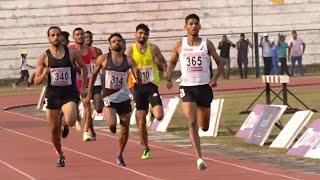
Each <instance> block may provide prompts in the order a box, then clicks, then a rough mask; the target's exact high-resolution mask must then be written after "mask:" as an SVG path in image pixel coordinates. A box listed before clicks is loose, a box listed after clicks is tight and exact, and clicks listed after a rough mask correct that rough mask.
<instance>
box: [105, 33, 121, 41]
mask: <svg viewBox="0 0 320 180" xmlns="http://www.w3.org/2000/svg"><path fill="white" fill-rule="evenodd" d="M114 36H117V37H119V38H120V39H123V38H122V36H121V34H120V33H117V32H115V33H112V34H110V36H109V38H108V41H109V42H110V40H111V38H113V37H114Z"/></svg>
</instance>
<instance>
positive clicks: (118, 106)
mask: <svg viewBox="0 0 320 180" xmlns="http://www.w3.org/2000/svg"><path fill="white" fill-rule="evenodd" d="M123 57H124V59H123V62H122V64H121V65H119V66H116V65H114V64H113V62H112V57H111V54H110V53H108V54H107V65H106V66H105V68H103V69H102V72H103V73H102V74H103V75H104V76H105V78H104V83H103V87H102V97H103V101H104V105H105V106H106V107H111V108H114V109H115V110H116V112H117V113H118V114H120V115H121V114H127V113H130V112H131V111H132V109H131V104H130V97H129V94H130V90H129V88H128V83H127V82H128V70H129V69H130V68H131V67H130V66H129V64H128V61H127V57H126V56H125V55H123Z"/></svg>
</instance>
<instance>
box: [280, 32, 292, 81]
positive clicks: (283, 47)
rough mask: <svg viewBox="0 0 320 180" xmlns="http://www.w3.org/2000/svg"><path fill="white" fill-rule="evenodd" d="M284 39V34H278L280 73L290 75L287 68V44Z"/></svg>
mask: <svg viewBox="0 0 320 180" xmlns="http://www.w3.org/2000/svg"><path fill="white" fill-rule="evenodd" d="M285 40H286V36H285V35H280V38H279V42H278V57H279V61H280V63H281V66H280V74H281V75H283V74H284V72H286V74H287V75H288V76H290V73H289V69H288V66H287V50H288V44H287V43H286V42H285Z"/></svg>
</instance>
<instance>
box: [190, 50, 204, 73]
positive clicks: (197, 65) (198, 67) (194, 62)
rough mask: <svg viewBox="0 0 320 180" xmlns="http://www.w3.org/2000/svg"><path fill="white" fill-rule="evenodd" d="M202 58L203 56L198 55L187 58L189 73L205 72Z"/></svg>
mask: <svg viewBox="0 0 320 180" xmlns="http://www.w3.org/2000/svg"><path fill="white" fill-rule="evenodd" d="M202 64H203V63H202V56H201V54H198V55H189V56H187V57H186V65H187V71H188V72H199V71H203V66H202Z"/></svg>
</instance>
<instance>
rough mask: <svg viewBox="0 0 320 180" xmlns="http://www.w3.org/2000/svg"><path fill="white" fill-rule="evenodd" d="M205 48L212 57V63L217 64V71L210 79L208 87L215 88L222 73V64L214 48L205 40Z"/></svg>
mask: <svg viewBox="0 0 320 180" xmlns="http://www.w3.org/2000/svg"><path fill="white" fill-rule="evenodd" d="M207 47H208V53H209V55H210V56H212V57H213V59H214V61H215V62H216V64H217V67H218V70H217V71H216V74H215V75H214V76H213V77H212V79H211V80H210V83H209V85H210V86H211V87H216V86H217V81H218V78H219V77H220V75H221V73H222V71H223V64H222V62H221V60H220V57H219V55H218V54H217V51H216V48H215V47H214V45H213V43H212V42H211V41H209V40H207Z"/></svg>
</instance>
